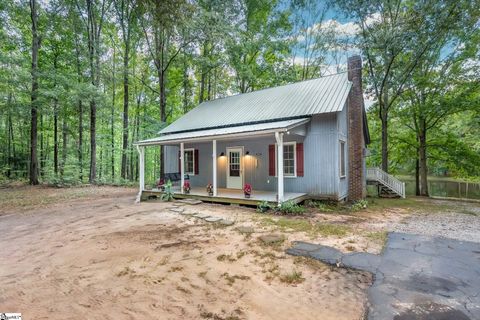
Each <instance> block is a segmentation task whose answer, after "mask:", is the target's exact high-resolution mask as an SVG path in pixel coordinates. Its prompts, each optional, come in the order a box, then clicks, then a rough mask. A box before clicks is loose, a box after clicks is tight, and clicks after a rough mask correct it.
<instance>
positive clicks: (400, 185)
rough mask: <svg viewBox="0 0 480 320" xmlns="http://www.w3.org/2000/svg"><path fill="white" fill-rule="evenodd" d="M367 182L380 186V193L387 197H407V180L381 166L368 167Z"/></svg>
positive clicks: (381, 195)
mask: <svg viewBox="0 0 480 320" xmlns="http://www.w3.org/2000/svg"><path fill="white" fill-rule="evenodd" d="M367 183H368V184H373V185H376V186H377V187H378V195H379V196H380V197H385V198H394V197H402V198H405V182H402V181H400V180H398V179H397V178H395V177H394V176H392V175H391V174H388V173H386V172H385V171H383V170H382V169H380V168H367Z"/></svg>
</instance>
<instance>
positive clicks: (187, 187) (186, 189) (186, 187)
mask: <svg viewBox="0 0 480 320" xmlns="http://www.w3.org/2000/svg"><path fill="white" fill-rule="evenodd" d="M183 192H185V193H186V194H189V193H190V181H185V182H184V183H183Z"/></svg>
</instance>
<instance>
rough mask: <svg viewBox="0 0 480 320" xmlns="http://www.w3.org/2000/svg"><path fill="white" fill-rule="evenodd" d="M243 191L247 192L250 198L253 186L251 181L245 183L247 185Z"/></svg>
mask: <svg viewBox="0 0 480 320" xmlns="http://www.w3.org/2000/svg"><path fill="white" fill-rule="evenodd" d="M243 193H244V194H245V198H250V195H251V194H252V186H251V185H250V183H245V186H244V187H243Z"/></svg>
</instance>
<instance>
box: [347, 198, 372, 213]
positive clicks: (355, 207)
mask: <svg viewBox="0 0 480 320" xmlns="http://www.w3.org/2000/svg"><path fill="white" fill-rule="evenodd" d="M367 206H368V201H367V200H358V201H355V202H354V203H353V204H352V206H351V207H350V210H351V211H360V210H363V209H367Z"/></svg>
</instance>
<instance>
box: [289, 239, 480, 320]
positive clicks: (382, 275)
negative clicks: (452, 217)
mask: <svg viewBox="0 0 480 320" xmlns="http://www.w3.org/2000/svg"><path fill="white" fill-rule="evenodd" d="M287 253H289V254H292V255H301V256H308V257H312V258H315V259H318V260H321V261H323V262H326V263H329V264H334V265H337V266H343V267H349V268H354V269H360V270H366V271H369V272H372V273H373V274H374V277H375V280H374V283H373V285H372V286H371V287H370V288H369V291H368V299H369V312H368V319H372V320H373V319H375V320H376V319H378V320H380V319H381V320H385V319H394V320H407V319H408V320H410V319H412V320H413V319H415V320H417V319H418V320H420V319H421V320H447V319H456V320H469V319H470V320H473V319H480V243H476V242H467V241H459V240H453V239H447V238H437V237H429V236H421V235H412V234H406V233H390V234H389V236H388V240H387V245H386V248H385V250H384V252H383V253H382V255H373V254H368V253H350V254H342V253H341V252H339V251H338V250H336V249H334V248H330V247H325V246H321V245H316V244H309V243H305V242H298V243H296V244H295V245H294V247H293V248H291V249H289V250H287Z"/></svg>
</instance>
